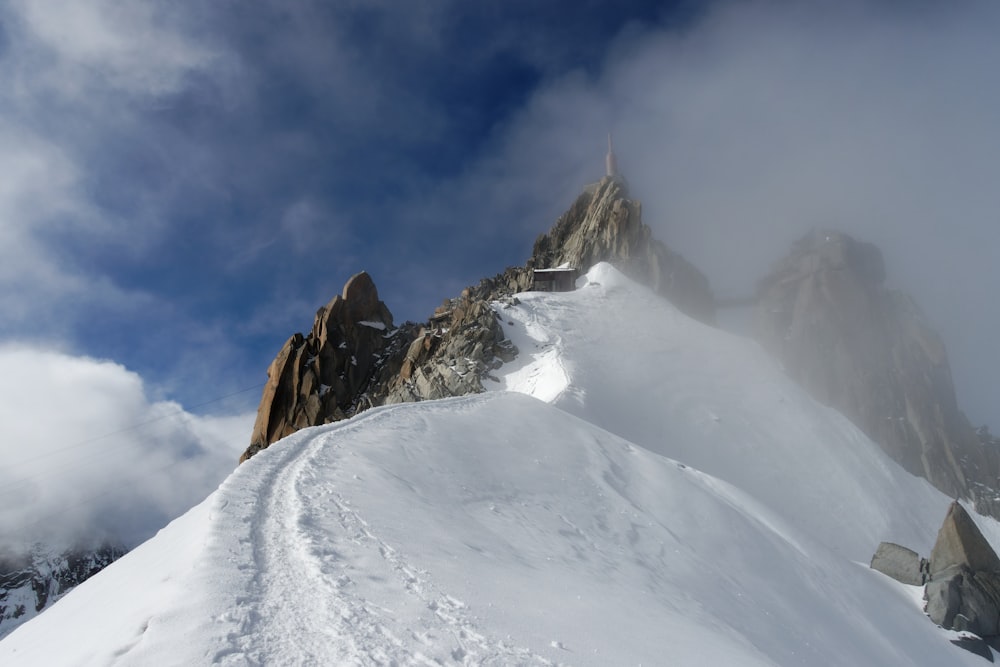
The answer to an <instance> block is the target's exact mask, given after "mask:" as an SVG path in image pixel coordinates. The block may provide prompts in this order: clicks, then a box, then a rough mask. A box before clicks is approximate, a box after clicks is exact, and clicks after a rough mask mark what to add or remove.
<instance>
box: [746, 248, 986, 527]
mask: <svg viewBox="0 0 1000 667" xmlns="http://www.w3.org/2000/svg"><path fill="white" fill-rule="evenodd" d="M884 279H885V268H884V264H883V261H882V254H881V253H880V252H879V250H878V248H876V247H875V246H873V245H871V244H868V243H860V242H858V241H855V240H854V239H852V238H851V237H849V236H847V235H846V234H841V233H838V232H833V231H818V232H813V233H811V234H809V235H807V236H806V237H805V238H803V239H802V240H800V241H799V242H797V243H796V244H795V245H794V247H793V249H792V252H791V254H790V255H789V256H788V257H786V258H785V259H784V260H782V261H781V262H780V263H778V265H777V266H776V267H775V268H774V270H773V271H772V272H771V274H770V275H768V276H767V277H766V278H765V279H764V280H763V281H761V283H760V285H759V287H758V305H757V309H756V317H755V319H756V329H757V331H756V334H757V338H758V340H759V341H760V343H761V344H762V345H763V346H764V347H765V348H766V349H767V350H768V351H770V352H771V353H772V354H773V355H774V356H775V357H776V358H777V359H779V360H780V361H781V362H782V364H783V365H784V367H785V370H786V372H787V373H788V374H789V375H791V376H792V377H793V378H795V379H796V380H797V381H798V382H799V383H801V384H802V385H803V386H804V387H805V388H806V389H807V390H808V391H809V392H810V393H811V394H812V395H813V396H814V397H816V398H817V399H818V400H820V401H822V402H824V403H826V404H827V405H830V406H832V407H834V408H836V409H838V410H839V411H840V412H842V413H843V414H844V415H846V416H847V417H848V418H849V419H851V420H852V421H853V422H854V423H855V424H856V425H858V427H860V428H861V430H863V431H864V432H865V433H866V434H868V436H869V437H870V438H872V440H874V441H875V442H877V443H878V444H879V445H880V446H881V447H882V448H883V449H884V450H885V451H886V452H887V453H888V454H889V456H891V457H892V458H893V459H894V460H895V461H897V462H898V463H900V464H901V465H902V466H903V467H904V468H906V469H907V470H909V471H910V472H912V473H914V474H916V475H920V476H922V477H925V478H926V479H928V480H929V481H930V482H931V483H932V484H933V485H934V486H936V487H937V488H938V489H940V490H942V491H943V492H945V493H946V494H948V495H950V496H951V497H953V498H955V497H963V498H971V499H975V500H976V505H977V508H978V509H979V510H980V511H984V512H992V513H994V515H995V516H996V515H998V514H997V510H998V509H1000V506H998V505H997V503H996V500H995V499H994V497H995V495H996V493H995V492H994V491H992V489H994V488H996V487H997V473H998V472H1000V465H998V463H1000V461H998V460H997V457H996V455H995V453H993V452H991V451H988V450H987V448H985V447H984V446H983V444H982V443H981V442H979V440H978V438H977V437H976V434H975V431H974V430H973V429H972V427H971V426H970V425H969V423H968V421H967V420H966V418H965V416H964V415H963V414H962V413H961V411H960V410H959V409H958V405H957V402H956V399H955V390H954V386H953V384H952V380H951V369H950V367H949V365H948V358H947V355H946V353H945V348H944V344H943V343H942V342H941V340H940V338H938V336H937V334H935V333H934V332H933V331H932V330H931V329H930V328H929V327H928V326H927V325H926V323H925V322H924V319H923V316H922V315H921V313H920V310H919V309H918V308H917V306H916V305H915V304H914V303H913V301H912V300H911V299H910V298H909V297H907V296H905V295H904V294H901V293H899V292H896V291H892V290H889V289H886V287H885V286H884V285H883V280H884Z"/></svg>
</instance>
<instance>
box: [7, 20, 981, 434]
mask: <svg viewBox="0 0 1000 667" xmlns="http://www.w3.org/2000/svg"><path fill="white" fill-rule="evenodd" d="M993 5H994V3H989V2H985V1H983V2H975V1H970V2H965V1H963V2H956V3H949V6H948V7H939V6H936V4H935V3H894V2H846V3H822V2H806V3H792V2H778V1H773V2H768V1H765V0H761V1H757V2H716V3H713V2H676V3H670V2H668V3H656V2H639V1H634V2H617V3H606V2H573V3H562V2H555V3H545V4H542V3H537V2H527V1H526V2H502V3H500V2H497V3H469V2H459V1H458V0H438V1H431V2H419V3H409V2H380V1H377V0H376V1H372V2H360V1H351V0H346V1H344V2H319V1H317V2H309V1H304V0H303V1H297V0H280V1H279V0H274V1H265V0H260V1H256V2H249V3H238V2H207V1H206V2H190V3H170V2H111V1H110V0H78V1H77V2H74V3H72V4H71V5H68V4H66V3H62V2H55V1H52V2H48V1H45V0H11V2H8V3H5V4H4V6H3V8H2V9H0V75H2V78H3V80H4V81H5V85H4V86H3V87H2V88H0V242H2V245H0V312H3V317H2V318H0V343H2V344H17V345H18V346H19V347H18V348H17V349H35V350H38V349H43V350H49V351H51V350H57V351H59V352H60V353H63V354H68V355H71V356H79V357H94V358H98V359H108V360H112V361H114V362H116V363H118V364H121V365H123V366H124V367H126V368H127V369H129V370H130V371H133V372H135V373H137V374H138V375H139V376H141V378H142V379H143V381H144V387H145V389H144V391H145V392H147V393H148V395H149V396H150V398H151V400H158V399H170V400H174V401H178V402H179V403H180V404H181V405H183V406H186V407H192V408H193V407H194V406H197V405H199V404H200V403H202V402H203V401H207V400H209V399H213V398H215V397H218V396H222V395H224V394H228V393H231V392H234V391H237V390H240V389H243V388H245V387H249V386H253V385H256V384H259V383H261V382H263V380H264V373H265V370H266V367H267V364H268V363H269V362H270V360H271V359H272V358H273V356H274V354H275V353H276V352H277V350H278V349H279V348H280V346H281V345H282V343H283V342H284V340H285V339H286V338H287V337H288V336H289V335H291V334H292V333H294V332H296V331H302V330H308V328H309V326H310V325H311V322H312V316H313V314H314V312H315V310H316V308H318V307H319V306H321V305H322V304H324V303H325V302H326V301H327V300H329V298H330V297H331V296H332V295H333V294H335V293H337V292H338V291H339V290H340V288H341V286H342V285H343V283H344V281H345V280H346V279H347V278H348V277H349V276H350V275H352V274H353V273H355V272H357V271H359V270H362V269H364V270H367V271H369V272H370V273H371V274H372V276H373V277H374V279H375V281H376V284H377V285H378V286H379V289H380V293H381V295H382V298H383V299H384V300H385V301H386V303H387V305H388V306H389V308H390V310H392V312H393V314H394V315H395V316H396V319H397V320H400V321H401V320H405V319H413V320H422V319H424V318H425V317H426V316H427V315H428V314H429V313H430V312H431V311H432V310H433V308H434V306H435V305H437V304H438V303H439V302H440V301H441V300H442V299H444V298H445V297H449V296H453V295H455V294H457V293H458V292H459V290H460V289H461V288H462V287H463V286H465V285H467V284H470V283H473V282H475V281H477V280H478V279H479V278H480V277H483V276H485V275H492V274H494V273H496V272H498V271H501V270H502V269H503V268H504V267H505V266H507V265H510V264H515V263H522V262H523V261H524V260H525V259H526V258H527V256H528V254H529V252H530V248H531V244H532V242H533V240H534V238H535V236H536V235H537V234H539V233H541V232H543V231H545V230H547V229H548V227H549V226H550V225H551V224H552V222H553V221H554V220H555V218H556V217H557V216H558V214H559V213H560V212H561V211H562V210H563V209H565V208H566V207H567V206H568V205H569V203H571V201H572V199H573V198H574V197H575V195H576V194H577V193H578V192H579V191H580V190H581V188H582V186H583V185H584V184H586V183H587V182H588V181H591V180H594V179H596V178H597V177H599V176H600V175H601V171H602V164H603V162H602V160H603V153H604V136H605V133H606V132H607V131H608V130H613V131H614V132H615V136H616V141H617V145H618V153H619V160H620V163H621V165H622V167H623V169H624V170H625V172H626V174H627V176H628V178H629V181H630V183H631V185H632V192H633V195H634V196H635V197H636V198H638V199H640V200H642V201H643V204H644V207H645V208H644V210H645V214H646V220H647V222H648V223H650V224H651V225H652V226H653V227H654V229H655V230H656V233H657V235H658V236H659V237H660V238H661V239H662V240H664V241H665V242H667V243H668V244H669V245H671V246H672V247H673V248H674V249H676V250H678V251H679V252H681V253H683V254H685V255H686V256H688V257H689V258H690V259H692V260H693V261H694V262H695V263H696V264H697V265H699V266H700V267H701V268H702V270H704V271H705V272H706V273H707V274H708V276H709V279H710V280H711V282H712V284H713V286H714V287H715V289H716V290H717V292H720V293H723V294H733V293H743V292H746V291H749V290H750V289H752V285H753V283H754V281H756V280H757V279H758V278H759V277H761V276H762V275H763V273H764V272H765V271H766V270H767V268H768V266H769V265H770V264H771V262H773V261H774V260H776V259H778V258H779V257H780V256H782V255H783V254H784V253H785V252H786V251H787V249H788V248H789V247H790V244H791V242H792V241H793V240H794V239H795V238H797V237H799V236H801V235H802V234H803V233H804V232H805V231H807V230H808V229H810V228H812V227H815V226H832V227H838V228H842V229H845V230H846V231H848V232H851V233H854V234H855V235H857V236H859V237H860V238H862V239H865V240H869V241H873V242H875V243H876V244H878V245H879V246H880V247H881V248H882V249H883V251H884V252H885V254H886V259H887V265H888V272H889V276H890V282H891V283H892V284H893V286H896V287H899V288H902V289H904V290H905V291H908V292H910V293H912V294H913V295H914V296H915V298H916V300H917V301H918V303H920V304H921V306H922V307H923V308H924V310H925V311H926V313H927V315H928V318H929V319H930V320H931V323H932V324H933V325H934V326H935V327H936V328H937V329H938V330H939V331H941V333H942V334H943V336H944V339H945V342H946V344H947V345H948V348H949V351H950V353H951V358H952V364H953V366H954V368H955V375H956V382H957V384H958V388H959V398H960V402H961V404H962V405H963V406H966V409H967V411H968V412H969V414H970V417H971V418H972V420H973V421H974V422H976V423H984V422H986V423H990V424H991V425H994V426H997V427H1000V400H998V398H1000V390H997V389H996V388H995V378H996V377H1000V355H997V354H996V346H995V344H994V342H993V341H994V334H993V331H995V330H996V328H997V326H998V325H1000V313H998V306H997V300H996V299H995V297H994V294H993V293H994V290H995V285H996V284H997V283H998V278H1000V275H998V274H1000V268H998V265H1000V263H998V262H997V261H996V250H995V249H996V248H997V247H998V243H1000V231H998V229H1000V224H998V222H1000V221H998V220H997V217H998V215H1000V213H998V211H1000V195H998V194H997V190H998V188H997V187H996V182H997V180H996V176H997V174H998V171H1000V169H998V165H997V160H998V159H1000V158H998V157H997V156H998V155H1000V138H998V132H997V130H996V119H997V118H1000V113H998V112H1000V93H998V91H997V87H996V84H995V71H994V70H995V63H997V62H1000V47H998V46H996V45H995V42H996V40H995V34H996V28H997V27H998V19H1000V12H998V10H997V9H996V8H995V7H994V6H993ZM81 391H86V388H85V387H81ZM258 397H259V394H258V393H257V392H249V393H248V394H244V395H242V399H241V400H242V402H241V403H234V404H221V405H220V404H213V405H212V406H211V407H210V408H206V410H208V411H211V410H220V411H225V410H230V411H238V410H252V409H253V408H254V407H255V405H256V401H257V398H258Z"/></svg>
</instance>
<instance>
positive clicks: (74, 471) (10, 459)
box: [0, 345, 254, 547]
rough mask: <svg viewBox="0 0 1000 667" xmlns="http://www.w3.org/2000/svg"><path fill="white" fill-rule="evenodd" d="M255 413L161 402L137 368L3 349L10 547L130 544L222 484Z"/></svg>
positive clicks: (5, 525) (6, 540)
mask: <svg viewBox="0 0 1000 667" xmlns="http://www.w3.org/2000/svg"><path fill="white" fill-rule="evenodd" d="M220 405H224V404H220ZM253 418H254V415H253V414H238V415H227V414H220V415H216V416H197V415H193V414H191V413H189V412H186V411H184V410H183V409H182V408H181V407H180V406H179V405H177V404H176V403H171V402H154V401H151V400H150V399H149V398H148V397H147V394H146V388H145V387H144V385H143V382H142V379H141V378H140V377H139V376H138V375H136V374H135V373H132V372H130V371H128V370H127V369H125V368H124V367H122V366H120V365H118V364H115V363H112V362H109V361H100V360H95V359H90V358H86V357H76V356H71V355H69V354H65V353H62V352H56V351H52V350H44V349H39V348H35V347H28V346H15V345H4V346H2V347H0V460H2V461H3V466H2V468H0V543H2V544H4V545H5V546H13V547H19V546H23V545H24V544H26V543H30V542H33V541H35V540H43V541H45V542H48V543H53V542H54V543H61V542H65V543H72V542H75V541H78V540H89V539H101V538H103V537H105V536H110V537H113V538H116V539H120V540H123V541H125V542H126V543H127V544H128V545H130V546H132V545H134V544H136V543H137V542H138V541H141V540H142V539H145V538H147V537H149V536H150V535H151V534H152V533H153V532H155V531H156V530H157V529H158V528H160V527H162V526H163V525H165V523H166V522H167V521H169V520H170V519H171V518H173V517H175V516H178V515H179V514H180V513H182V512H183V511H184V510H186V509H187V508H189V507H191V506H192V505H194V504H195V503H197V502H198V501H200V500H201V499H202V498H204V497H205V496H206V495H208V493H210V492H211V491H212V490H213V489H215V488H216V487H217V486H218V484H219V483H220V482H221V481H222V479H224V477H225V476H226V475H227V474H228V473H229V472H230V471H232V469H233V468H235V466H236V462H237V459H238V457H239V454H240V452H241V451H242V450H243V448H245V446H246V444H247V443H248V442H249V435H250V429H251V427H252V425H253Z"/></svg>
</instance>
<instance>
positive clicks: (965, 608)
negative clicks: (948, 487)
mask: <svg viewBox="0 0 1000 667" xmlns="http://www.w3.org/2000/svg"><path fill="white" fill-rule="evenodd" d="M924 599H925V600H926V601H927V607H926V611H927V614H928V616H930V618H931V620H932V621H934V622H935V623H937V624H938V625H940V626H941V627H943V628H945V629H948V630H964V631H968V632H972V633H974V634H976V635H979V636H980V637H982V638H984V639H991V638H996V637H998V636H1000V559H998V558H997V555H996V552H995V551H993V548H992V547H991V546H990V545H989V542H987V541H986V538H984V537H983V534H982V533H981V532H980V531H979V528H978V527H977V526H976V524H975V522H974V521H973V520H972V517H970V516H969V514H968V513H967V512H966V511H965V509H964V508H963V507H962V506H961V504H959V503H958V502H954V503H952V504H951V507H949V508H948V515H947V517H945V520H944V523H943V524H942V526H941V530H940V531H939V532H938V538H937V542H935V544H934V548H933V550H932V551H931V559H930V581H929V582H928V583H927V588H926V590H925V591H924Z"/></svg>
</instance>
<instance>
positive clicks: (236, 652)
mask: <svg viewBox="0 0 1000 667" xmlns="http://www.w3.org/2000/svg"><path fill="white" fill-rule="evenodd" d="M378 412H379V411H376V412H373V413H370V414H369V415H365V416H363V417H362V418H360V419H357V420H355V421H353V422H351V423H350V424H346V423H345V424H344V426H343V427H341V428H337V429H333V430H332V431H331V432H330V433H328V434H326V435H324V436H321V437H317V438H314V439H312V440H311V441H310V442H309V443H308V444H307V445H306V447H305V449H304V450H302V451H300V452H297V454H296V455H293V456H289V457H288V459H289V460H288V461H287V462H286V463H285V464H284V465H281V466H273V467H272V469H273V470H274V474H273V475H272V476H271V477H270V478H269V479H268V480H266V481H265V482H264V484H263V489H264V490H263V494H262V497H261V501H260V503H258V505H257V508H256V509H255V511H254V513H253V515H252V517H251V518H250V525H249V536H250V542H251V544H252V548H253V558H254V561H255V565H256V568H255V570H256V575H255V576H254V588H256V589H257V590H258V591H259V593H258V594H259V599H258V601H257V602H256V604H253V605H248V606H247V607H248V609H247V613H248V614H249V619H248V620H249V623H248V624H247V625H245V626H244V629H243V632H241V633H240V635H239V636H237V637H233V638H232V639H233V645H232V646H231V647H230V649H229V650H225V651H221V652H220V653H219V654H217V656H216V658H217V662H219V663H221V664H252V665H269V664H278V663H280V664H338V665H392V666H395V665H443V664H460V665H515V664H516V665H553V664H555V663H553V662H551V661H549V660H547V659H545V658H542V657H540V656H537V655H534V654H533V653H531V652H530V651H529V650H527V649H524V648H519V647H516V646H513V645H511V644H509V643H507V642H503V641H498V640H495V639H492V638H490V637H489V636H488V635H487V634H486V633H485V632H484V631H482V630H481V629H479V628H478V627H477V623H476V620H475V618H474V617H473V616H472V614H471V613H470V612H469V610H468V607H467V606H466V605H465V604H464V603H463V602H462V601H461V600H459V599H457V598H456V597H454V596H452V595H449V594H448V593H447V592H445V591H441V590H439V588H438V586H436V585H435V584H434V583H433V582H432V581H431V580H430V578H429V575H428V573H427V572H425V571H421V570H420V569H419V568H417V567H415V566H413V565H412V564H410V563H409V562H408V561H407V559H406V557H405V554H404V553H403V552H402V551H401V550H399V549H397V548H396V547H394V546H392V545H390V544H388V543H386V542H385V541H384V540H382V539H381V538H380V537H379V536H378V535H376V534H375V533H374V532H373V531H372V529H371V527H370V526H369V524H368V522H366V521H365V519H364V518H363V517H362V516H361V514H360V513H359V512H358V511H357V510H355V509H353V508H352V507H350V505H349V503H348V501H346V500H345V499H344V498H343V497H342V496H341V495H340V494H339V493H338V492H337V491H336V488H335V484H334V483H333V482H332V480H331V479H330V477H331V473H332V471H333V470H334V468H335V466H336V458H337V456H338V455H339V454H340V451H339V450H341V449H342V444H341V443H342V442H343V440H344V438H345V436H347V432H349V431H351V430H355V429H357V428H358V427H359V426H360V425H361V424H362V423H364V422H367V421H370V420H371V419H378V418H380V417H381V415H380V414H378ZM320 460H322V462H320ZM320 470H321V471H323V476H322V477H321V476H320V475H319V473H317V471H320ZM331 518H332V519H334V521H332V522H331ZM330 527H332V528H333V530H332V531H331V530H329V528H330ZM362 577H364V578H369V579H377V580H378V581H379V586H380V587H389V588H391V589H392V590H393V591H394V592H395V593H397V594H399V595H401V596H403V597H406V598H409V600H408V602H409V603H410V605H408V606H410V608H413V607H417V608H419V609H422V610H423V613H421V614H419V617H418V618H417V619H416V621H417V623H416V624H413V623H412V621H413V620H414V619H413V618H410V617H408V618H397V617H396V614H395V613H394V610H393V609H390V608H386V607H385V606H383V605H381V604H379V602H378V601H375V600H372V599H369V598H368V597H366V596H365V594H364V591H363V590H359V589H362V588H363V586H359V583H360V582H359V581H358V579H359V578H362ZM290 600H293V601H294V604H290V602H289V601H290ZM241 602H246V600H242V601H241ZM411 605H412V606H411ZM245 606H246V605H245ZM220 658H221V659H220Z"/></svg>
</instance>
